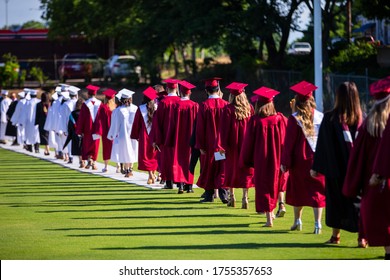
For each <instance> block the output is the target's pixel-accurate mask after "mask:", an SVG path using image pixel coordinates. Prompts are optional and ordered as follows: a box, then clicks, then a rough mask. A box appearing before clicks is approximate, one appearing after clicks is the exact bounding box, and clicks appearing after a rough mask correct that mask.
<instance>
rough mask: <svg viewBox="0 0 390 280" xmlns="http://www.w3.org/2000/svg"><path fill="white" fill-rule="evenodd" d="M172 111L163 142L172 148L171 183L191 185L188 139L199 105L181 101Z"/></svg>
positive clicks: (192, 180)
mask: <svg viewBox="0 0 390 280" xmlns="http://www.w3.org/2000/svg"><path fill="white" fill-rule="evenodd" d="M173 110H174V113H173V119H172V121H171V122H170V125H169V128H168V137H167V138H166V142H165V145H166V146H169V147H173V150H174V156H173V157H174V162H173V181H174V182H182V183H185V184H193V182H194V174H192V173H191V172H190V158H191V146H190V139H191V134H192V131H193V127H194V121H195V118H196V116H197V114H198V110H199V105H198V103H196V102H194V101H192V100H187V99H184V100H183V99H182V100H180V101H179V102H178V103H177V104H176V105H175V106H174V108H173Z"/></svg>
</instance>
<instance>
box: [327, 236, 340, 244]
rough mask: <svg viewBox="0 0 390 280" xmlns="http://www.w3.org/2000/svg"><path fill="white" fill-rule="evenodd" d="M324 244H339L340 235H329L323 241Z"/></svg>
mask: <svg viewBox="0 0 390 280" xmlns="http://www.w3.org/2000/svg"><path fill="white" fill-rule="evenodd" d="M325 244H340V236H333V235H332V236H331V237H330V239H329V240H328V241H326V242H325Z"/></svg>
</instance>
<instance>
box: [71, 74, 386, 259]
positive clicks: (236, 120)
mask: <svg viewBox="0 0 390 280" xmlns="http://www.w3.org/2000/svg"><path fill="white" fill-rule="evenodd" d="M219 80H220V79H218V78H213V79H209V80H206V81H205V89H206V92H207V93H208V99H207V100H206V101H205V102H203V103H201V104H200V105H198V104H197V103H195V102H192V101H191V102H189V101H190V100H189V97H190V94H191V89H192V88H194V86H193V85H191V84H189V83H188V82H185V81H177V80H172V79H169V80H166V81H165V82H166V83H167V90H166V92H164V91H162V92H163V94H161V95H160V97H162V96H163V98H159V99H156V97H157V94H158V92H157V91H156V90H155V89H153V88H151V87H150V88H148V89H147V90H146V91H144V95H145V99H144V102H143V104H142V105H141V106H144V109H141V108H137V109H136V111H135V112H136V113H135V114H134V119H133V121H132V122H131V121H130V123H131V124H132V126H133V127H132V128H131V129H130V130H129V129H128V131H131V133H130V134H131V137H130V138H133V139H137V140H138V141H139V144H140V145H139V153H138V161H139V169H141V168H143V169H141V170H147V171H149V176H150V177H149V180H150V181H149V180H148V181H149V182H150V183H154V180H155V175H154V171H155V170H159V171H160V172H161V176H162V178H163V179H164V180H166V182H167V185H166V187H167V188H172V183H173V182H175V183H179V184H178V189H179V193H181V192H182V188H183V187H185V186H187V188H188V189H187V190H188V191H190V187H189V186H191V184H192V183H193V179H194V178H193V167H194V164H193V163H194V162H195V161H196V158H197V156H198V154H197V151H199V152H200V164H201V173H200V177H199V179H198V181H197V185H198V186H200V187H202V188H204V189H205V193H204V198H203V200H202V202H211V201H213V196H214V190H218V191H219V196H220V198H221V200H222V201H223V202H224V203H227V204H228V206H234V205H235V196H234V189H235V188H241V189H243V190H244V191H243V207H244V206H245V205H247V189H248V188H249V187H252V186H253V185H254V186H255V188H256V199H255V201H256V211H257V212H265V213H266V214H267V223H266V224H265V226H272V225H273V217H274V214H273V211H274V209H275V208H276V205H277V202H278V198H279V199H280V194H282V193H283V191H284V190H286V202H287V203H288V204H290V205H292V206H294V224H293V226H292V227H291V230H302V220H301V216H302V209H303V207H304V206H310V207H312V208H313V210H314V220H315V225H314V233H320V232H321V228H322V225H321V216H322V209H323V208H324V207H325V205H326V224H327V226H329V227H332V228H333V234H332V237H331V238H330V239H329V240H328V241H327V242H328V243H332V244H339V243H340V230H341V229H343V230H347V231H351V232H359V236H358V240H359V246H361V247H366V245H367V241H366V240H368V243H369V244H370V245H371V246H384V247H385V250H386V258H388V257H389V245H390V244H389V227H390V222H389V217H390V215H389V206H388V204H387V201H388V196H389V181H388V178H389V177H390V176H389V174H388V173H389V168H388V167H389V166H390V165H388V164H383V163H386V162H388V159H389V157H388V155H389V151H388V143H389V139H388V138H389V136H388V135H389V134H390V133H389V131H390V129H385V127H386V125H385V124H386V121H387V120H388V116H389V93H390V86H389V84H390V82H389V81H390V79H389V78H387V79H384V80H381V81H379V82H377V83H375V84H373V85H372V86H371V87H370V91H371V94H372V96H373V98H374V100H375V102H374V105H373V109H372V110H371V111H370V112H369V114H368V116H367V118H366V119H365V120H364V116H363V114H362V113H361V109H360V102H359V94H358V90H357V88H356V85H354V83H352V82H345V83H343V84H341V85H340V86H339V87H338V89H337V91H336V103H335V107H334V109H333V110H332V111H330V112H327V113H325V115H322V113H320V112H318V111H317V110H315V102H314V98H313V91H314V90H315V89H316V87H315V86H314V85H312V84H310V83H307V82H301V83H299V84H297V85H294V86H293V87H291V89H292V90H294V91H295V92H296V94H297V95H296V96H295V98H294V99H293V100H292V103H291V105H292V109H293V111H294V113H293V114H292V115H291V116H290V117H289V118H288V119H286V118H285V117H284V116H283V115H282V114H281V113H277V112H276V110H275V108H274V105H273V102H272V101H273V98H274V96H275V95H276V94H278V92H277V91H275V90H273V89H270V88H266V87H262V88H260V89H258V90H256V91H254V94H255V95H254V97H253V98H252V101H253V102H254V104H255V106H254V108H253V107H252V106H251V105H250V104H249V102H248V100H247V98H246V94H245V91H244V88H245V86H246V84H242V83H232V84H231V85H229V86H228V87H227V88H228V89H229V91H230V97H229V101H230V102H227V101H225V100H223V99H222V98H221V91H220V87H219ZM179 84H180V94H181V95H182V97H181V98H180V97H178V95H177V92H178V85H179ZM89 87H90V89H89V94H90V96H89V97H90V98H89V99H88V100H90V105H88V104H89V103H88V100H87V101H86V102H85V104H84V105H83V106H82V108H84V113H83V117H81V118H79V120H78V121H77V122H75V124H74V128H75V133H74V134H75V135H76V136H77V137H79V136H82V139H83V149H82V150H84V152H83V159H85V160H90V166H93V162H94V161H96V157H95V156H94V154H96V155H97V153H96V144H97V143H98V140H99V139H100V137H99V136H100V135H101V137H102V139H103V150H107V149H104V139H105V135H106V133H105V132H104V131H103V125H102V122H103V121H102V119H104V118H103V115H104V114H102V113H101V114H98V112H103V110H101V107H100V105H103V104H101V103H99V102H96V100H97V99H96V98H95V97H94V96H95V95H96V91H97V90H98V88H97V87H94V86H89ZM109 91H111V93H109ZM109 91H108V92H107V91H106V96H107V98H108V97H109V96H111V97H112V96H113V95H114V94H115V93H116V92H114V91H112V90H109ZM130 93H132V92H130ZM148 95H149V97H147V96H148ZM120 99H121V100H122V101H123V102H124V103H123V104H126V99H127V105H124V106H125V107H128V106H129V103H131V102H129V100H130V99H131V94H128V95H126V94H125V98H120ZM183 101H185V102H183ZM104 103H105V102H104ZM156 103H158V107H157V104H156ZM91 104H92V105H93V106H92V105H91ZM95 104H96V105H98V106H97V107H96V108H95ZM151 105H152V106H151ZM121 106H122V105H121ZM134 106H135V105H134ZM141 106H140V107H141ZM102 107H104V106H102ZM82 108H81V109H82ZM100 110H101V111H100ZM81 111H83V109H82V110H81ZM109 111H113V110H112V109H110V110H109ZM95 112H96V115H95V116H94V113H95ZM98 115H100V117H97V116H98ZM130 115H131V114H129V115H128V116H130ZM136 115H138V117H136ZM128 119H132V118H128ZM135 119H137V121H136V120H135ZM96 120H99V121H96ZM122 120H123V117H122ZM363 120H364V121H363ZM122 122H123V121H118V122H117V123H118V124H121V123H122ZM387 122H388V121H387ZM108 123H109V122H107V124H108ZM85 124H87V125H85ZM98 124H99V125H98ZM82 127H84V128H82ZM108 127H111V125H110V126H106V128H105V131H106V132H107V135H108V131H107V130H109V129H108ZM136 127H138V129H136ZM387 127H389V124H387ZM137 131H138V134H137ZM140 131H141V132H142V135H141V134H139V132H140ZM357 131H359V133H356V132H357ZM118 135H119V133H117V134H116V135H114V136H111V137H110V138H112V139H109V138H107V139H108V140H110V141H111V143H112V140H114V139H115V138H117V136H118ZM382 135H383V137H382ZM125 138H128V137H127V136H125ZM355 138H356V139H355ZM85 139H89V140H87V141H86V140H85ZM141 139H144V140H141ZM317 139H318V141H317ZM88 141H89V143H88ZM110 141H108V142H110ZM142 141H143V144H142V145H141V142H142ZM114 142H115V140H114ZM189 143H192V144H190V145H189ZM386 143H387V145H386ZM126 145H128V144H126V143H122V145H121V146H119V147H120V149H123V147H125V146H126ZM84 147H85V148H84ZM91 147H92V149H91ZM91 150H94V153H91ZM141 150H142V152H141ZM108 154H109V153H108V152H106V156H105V157H104V158H105V160H108V159H111V158H112V156H111V154H110V155H109V156H108ZM119 154H121V152H119ZM222 155H224V156H225V157H226V159H225V160H216V159H217V158H218V157H220V156H221V157H222V158H223V156H222ZM180 156H181V157H180ZM107 158H108V159H107ZM194 159H195V160H194ZM191 161H192V162H191ZM118 162H126V161H118ZM379 163H380V164H379ZM347 167H348V168H347ZM188 170H190V172H189V173H188ZM373 173H374V175H372V174H373ZM371 176H372V178H371V184H369V183H368V182H369V180H370V177H371ZM386 178H387V179H386ZM286 185H287V186H286ZM343 186H344V187H343ZM227 188H230V191H229V192H228V191H227ZM229 194H230V196H229ZM360 196H361V197H362V200H361V209H360V215H359V208H358V207H357V205H359V203H360V200H359V197H360ZM282 206H283V205H282ZM244 208H245V207H244Z"/></svg>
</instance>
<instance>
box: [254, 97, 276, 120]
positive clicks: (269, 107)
mask: <svg viewBox="0 0 390 280" xmlns="http://www.w3.org/2000/svg"><path fill="white" fill-rule="evenodd" d="M255 115H259V116H260V117H263V118H265V117H269V116H273V115H276V109H275V105H274V102H273V101H272V102H262V101H260V100H258V101H257V102H256V104H255Z"/></svg>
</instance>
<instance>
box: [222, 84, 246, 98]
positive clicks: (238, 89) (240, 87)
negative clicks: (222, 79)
mask: <svg viewBox="0 0 390 280" xmlns="http://www.w3.org/2000/svg"><path fill="white" fill-rule="evenodd" d="M247 85H248V84H243V83H237V82H233V83H231V84H230V85H228V86H227V87H226V88H227V89H228V90H229V91H230V93H231V94H233V95H236V96H237V95H240V94H241V93H243V92H244V88H245V87H246V86H247Z"/></svg>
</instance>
